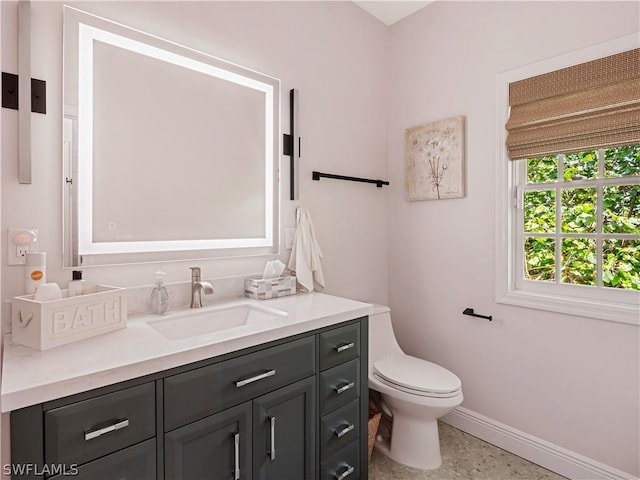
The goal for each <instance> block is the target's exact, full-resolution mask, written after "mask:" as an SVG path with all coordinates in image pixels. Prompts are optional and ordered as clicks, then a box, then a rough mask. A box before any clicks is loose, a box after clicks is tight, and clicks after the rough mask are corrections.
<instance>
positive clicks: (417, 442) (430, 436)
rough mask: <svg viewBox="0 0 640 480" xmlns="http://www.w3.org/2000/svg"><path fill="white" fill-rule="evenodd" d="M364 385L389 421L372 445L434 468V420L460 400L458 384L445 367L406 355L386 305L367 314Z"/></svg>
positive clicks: (437, 447)
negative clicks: (379, 400) (377, 399)
mask: <svg viewBox="0 0 640 480" xmlns="http://www.w3.org/2000/svg"><path fill="white" fill-rule="evenodd" d="M369 388H370V389H372V390H375V391H377V392H379V393H380V394H381V398H382V407H383V410H384V411H385V413H386V414H387V415H389V416H390V417H391V420H392V426H391V431H390V432H385V431H384V430H385V426H384V424H383V423H384V422H383V423H381V427H380V429H379V434H378V437H377V439H376V443H375V448H376V449H377V450H379V451H381V452H382V453H383V454H385V455H387V456H388V457H389V458H391V459H392V460H394V461H396V462H398V463H402V464H404V465H407V466H409V467H413V468H420V469H423V470H432V469H435V468H438V467H439V466H440V465H441V464H442V457H441V456H440V440H439V438H438V418H440V417H442V416H443V415H445V414H446V413H448V412H449V411H450V410H451V409H453V408H455V407H457V406H458V405H460V404H461V403H462V400H463V396H462V382H460V379H459V378H458V377H457V376H456V375H454V374H453V373H451V372H450V371H449V370H447V369H446V368H443V367H441V366H439V365H436V364H435V363H431V362H427V361H426V360H422V359H419V358H416V357H411V356H409V355H406V354H405V353H404V352H403V351H402V349H401V348H400V345H398V342H397V340H396V337H395V335H394V333H393V326H392V324H391V313H390V310H389V308H388V307H384V306H380V305H376V306H375V307H374V311H373V313H372V314H371V315H370V316H369ZM385 433H386V434H385Z"/></svg>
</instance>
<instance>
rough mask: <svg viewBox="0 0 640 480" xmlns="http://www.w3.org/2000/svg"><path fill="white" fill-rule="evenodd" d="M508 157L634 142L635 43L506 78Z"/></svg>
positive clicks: (638, 62) (637, 128)
mask: <svg viewBox="0 0 640 480" xmlns="http://www.w3.org/2000/svg"><path fill="white" fill-rule="evenodd" d="M509 106H510V107H511V108H510V114H509V120H508V121H507V125H506V128H507V151H508V153H509V158H510V159H511V160H519V159H522V158H533V157H541V156H544V155H555V154H558V153H569V152H578V151H588V150H594V149H597V148H601V147H608V146H619V145H629V144H637V143H640V48H636V49H633V50H628V51H626V52H622V53H618V54H615V55H611V56H609V57H604V58H600V59H598V60H593V61H591V62H586V63H581V64H579V65H574V66H572V67H568V68H563V69H561V70H556V71H555V72H550V73H545V74H543V75H538V76H536V77H531V78H527V79H524V80H520V81H517V82H513V83H510V84H509Z"/></svg>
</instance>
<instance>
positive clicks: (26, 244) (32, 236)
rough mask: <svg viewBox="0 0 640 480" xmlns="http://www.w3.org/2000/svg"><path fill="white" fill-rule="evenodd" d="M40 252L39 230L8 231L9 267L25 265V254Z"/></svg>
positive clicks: (18, 229) (16, 229)
mask: <svg viewBox="0 0 640 480" xmlns="http://www.w3.org/2000/svg"><path fill="white" fill-rule="evenodd" d="M37 251H38V229H37V228H8V229H7V265H24V264H25V255H24V254H25V253H27V252H37Z"/></svg>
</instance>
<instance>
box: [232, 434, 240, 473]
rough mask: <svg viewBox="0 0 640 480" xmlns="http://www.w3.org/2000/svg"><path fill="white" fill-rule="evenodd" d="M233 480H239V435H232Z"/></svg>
mask: <svg viewBox="0 0 640 480" xmlns="http://www.w3.org/2000/svg"><path fill="white" fill-rule="evenodd" d="M233 480H240V434H239V433H234V434H233Z"/></svg>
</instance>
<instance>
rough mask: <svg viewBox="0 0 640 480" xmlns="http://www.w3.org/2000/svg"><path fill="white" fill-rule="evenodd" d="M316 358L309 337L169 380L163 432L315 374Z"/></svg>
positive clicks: (166, 391) (167, 382)
mask: <svg viewBox="0 0 640 480" xmlns="http://www.w3.org/2000/svg"><path fill="white" fill-rule="evenodd" d="M315 357H316V354H315V337H313V336H311V337H307V338H302V339H300V340H296V341H293V342H289V343H285V344H282V345H277V346H275V347H271V348H267V349H265V350H260V351H258V352H254V353H250V354H247V355H243V356H241V357H237V358H234V359H231V360H226V361H223V362H220V363H216V364H214V365H209V366H207V367H201V368H198V369H196V370H191V371H189V372H185V373H181V374H178V375H174V376H172V377H169V378H167V379H165V380H164V405H165V431H169V430H173V429H174V428H177V427H180V426H182V425H185V424H187V423H190V422H193V421H195V420H199V419H200V418H204V417H206V416H208V415H211V414H213V413H216V412H219V411H221V410H224V409H226V408H228V407H231V406H233V405H237V404H239V403H242V402H245V401H247V400H250V399H252V398H255V397H258V396H260V395H262V394H264V393H267V392H270V391H272V390H275V389H277V388H280V387H283V386H285V385H288V384H290V383H293V382H295V381H297V380H301V379H303V378H306V377H308V376H311V375H313V374H314V373H315V371H316V363H315Z"/></svg>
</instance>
